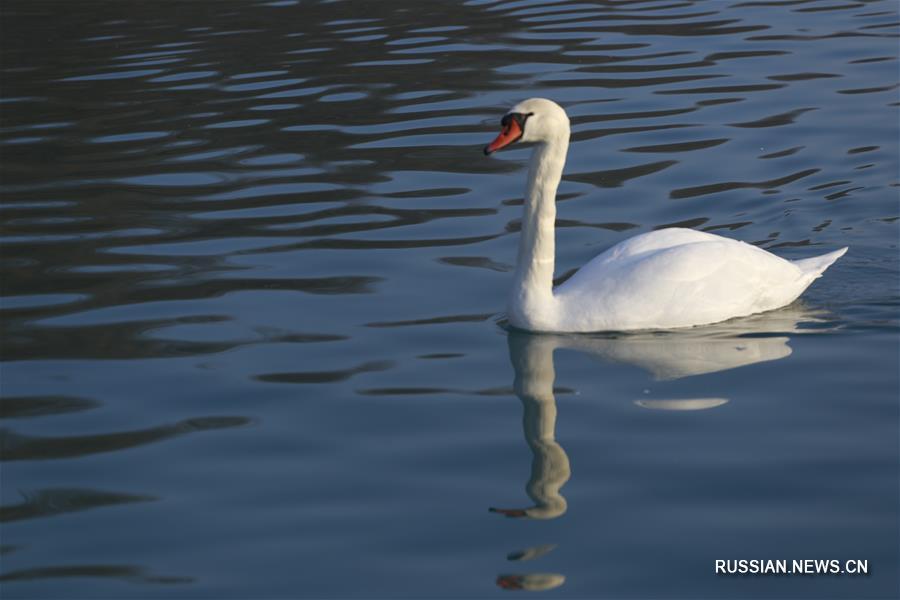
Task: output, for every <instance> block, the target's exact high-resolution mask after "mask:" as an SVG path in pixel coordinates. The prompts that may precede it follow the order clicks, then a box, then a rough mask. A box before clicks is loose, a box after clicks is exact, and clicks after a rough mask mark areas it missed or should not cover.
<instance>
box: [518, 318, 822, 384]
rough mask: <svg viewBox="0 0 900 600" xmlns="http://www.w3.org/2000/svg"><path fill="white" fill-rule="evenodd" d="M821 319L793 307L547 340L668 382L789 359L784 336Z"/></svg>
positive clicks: (558, 345)
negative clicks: (712, 321)
mask: <svg viewBox="0 0 900 600" xmlns="http://www.w3.org/2000/svg"><path fill="white" fill-rule="evenodd" d="M824 321H825V318H824V313H823V312H821V311H813V310H810V309H809V308H807V307H805V306H803V304H801V303H797V304H794V305H792V306H790V307H788V308H785V309H782V310H777V311H772V312H768V313H763V314H760V315H754V316H751V317H746V318H742V319H734V320H732V321H727V322H725V323H720V324H717V325H710V326H706V327H698V328H694V329H683V330H675V331H664V332H641V333H630V334H617V335H615V336H610V335H607V334H597V335H578V334H569V335H553V336H550V337H551V338H553V339H554V340H556V341H555V345H554V349H555V348H567V349H571V350H577V351H581V352H585V353H587V354H589V355H591V356H595V357H597V358H600V359H602V360H604V361H608V362H615V363H622V364H629V365H634V366H636V367H639V368H641V369H643V370H645V371H647V372H649V373H650V374H651V375H653V376H654V377H655V378H656V379H658V380H672V379H681V378H683V377H690V376H693V375H705V374H707V373H716V372H719V371H727V370H729V369H736V368H738V367H745V366H748V365H752V364H756V363H760V362H767V361H773V360H780V359H782V358H785V357H787V356H790V354H791V352H792V350H791V347H790V346H789V345H788V342H789V341H790V338H789V337H788V335H789V334H792V333H796V332H798V331H799V325H800V323H822V322H824ZM551 353H552V350H551ZM547 360H550V361H551V362H552V360H553V358H552V356H550V357H548V358H547ZM518 376H519V375H518V374H517V377H518Z"/></svg>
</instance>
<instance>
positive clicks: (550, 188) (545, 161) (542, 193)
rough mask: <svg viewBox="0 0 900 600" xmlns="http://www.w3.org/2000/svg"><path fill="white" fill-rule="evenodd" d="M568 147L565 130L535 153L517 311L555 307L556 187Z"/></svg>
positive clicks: (521, 250)
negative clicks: (553, 305) (553, 303)
mask: <svg viewBox="0 0 900 600" xmlns="http://www.w3.org/2000/svg"><path fill="white" fill-rule="evenodd" d="M568 147H569V132H568V131H565V132H562V133H561V134H560V135H559V136H558V137H557V138H554V139H552V140H550V141H548V142H544V143H541V144H540V145H538V146H537V147H536V148H535V149H534V152H533V153H532V155H531V164H530V166H529V169H528V186H527V188H526V190H525V205H524V211H523V215H522V233H521V237H520V239H519V257H518V262H517V265H516V274H515V282H514V284H513V290H512V298H511V305H512V306H511V309H512V311H513V312H514V313H516V312H518V311H517V310H516V309H517V308H518V309H520V310H523V311H524V312H526V313H535V311H540V309H542V308H544V309H548V308H549V307H551V306H552V301H553V266H554V261H555V241H554V228H555V223H556V189H557V187H559V181H560V179H561V178H562V172H563V167H564V166H565V163H566V152H567V151H568ZM514 324H515V323H514Z"/></svg>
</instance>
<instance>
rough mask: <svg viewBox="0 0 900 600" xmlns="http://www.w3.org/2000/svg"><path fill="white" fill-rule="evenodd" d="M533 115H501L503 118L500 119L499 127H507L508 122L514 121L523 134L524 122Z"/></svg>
mask: <svg viewBox="0 0 900 600" xmlns="http://www.w3.org/2000/svg"><path fill="white" fill-rule="evenodd" d="M533 114H534V113H524V114H523V113H507V114H505V115H503V118H502V119H500V125H502V126H503V127H508V126H509V122H510V121H515V122H516V124H517V125H518V126H519V129H520V130H522V131H523V132H524V131H525V121H527V120H528V117H530V116H531V115H533Z"/></svg>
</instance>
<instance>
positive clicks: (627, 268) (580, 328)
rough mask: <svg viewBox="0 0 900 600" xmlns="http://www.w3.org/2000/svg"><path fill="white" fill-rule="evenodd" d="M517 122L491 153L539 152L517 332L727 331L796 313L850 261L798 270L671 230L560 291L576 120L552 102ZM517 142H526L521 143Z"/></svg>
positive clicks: (627, 248)
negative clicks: (516, 148)
mask: <svg viewBox="0 0 900 600" xmlns="http://www.w3.org/2000/svg"><path fill="white" fill-rule="evenodd" d="M509 114H510V115H515V116H516V122H520V124H521V126H522V127H521V129H520V130H517V129H516V128H515V127H512V128H511V129H512V131H509V130H510V127H507V129H504V132H503V133H501V135H500V136H499V137H498V138H497V140H495V142H494V143H493V144H491V145H490V146H489V147H488V148H486V149H485V152H491V151H493V150H496V149H499V148H502V147H504V146H506V145H509V144H511V143H512V142H515V141H517V140H519V139H521V140H522V141H525V142H537V144H538V145H537V146H536V147H535V149H534V152H533V153H532V156H531V164H530V167H529V173H528V186H527V189H526V194H525V203H524V214H523V218H522V233H521V239H520V243H519V256H518V263H517V265H516V272H515V283H514V285H513V289H512V293H511V295H510V298H509V305H508V307H507V314H508V317H509V320H510V323H511V324H512V325H513V326H515V327H518V328H520V329H527V330H530V331H553V332H589V331H609V330H617V331H625V330H637V329H671V328H678V327H691V326H695V325H705V324H709V323H717V322H719V321H724V320H727V319H731V318H734V317H742V316H746V315H751V314H754V313H759V312H764V311H768V310H773V309H776V308H780V307H782V306H786V305H787V304H790V303H791V302H793V301H794V300H796V299H797V297H798V296H800V294H801V293H803V291H804V290H805V289H806V288H807V287H809V285H810V284H811V283H812V282H813V281H814V280H815V279H816V278H818V277H820V276H821V275H822V273H823V272H824V271H825V269H827V268H828V267H829V266H830V265H831V264H832V263H833V262H834V261H836V260H837V259H838V258H840V257H841V256H842V255H843V254H844V252H846V251H847V248H842V249H840V250H837V251H834V252H831V253H829V254H823V255H821V256H817V257H814V258H807V259H804V260H797V261H788V260H785V259H783V258H780V257H778V256H775V255H774V254H771V253H770V252H767V251H765V250H763V249H761V248H757V247H756V246H752V245H749V244H745V243H744V242H739V241H735V240H732V239H728V238H724V237H721V236H718V235H713V234H711V233H704V232H700V231H694V230H691V229H681V228H671V229H661V230H658V231H651V232H649V233H644V234H642V235H638V236H635V237H633V238H630V239H628V240H625V241H623V242H620V243H619V244H616V245H615V246H613V247H612V248H610V249H608V250H607V251H606V252H604V253H602V254H600V255H599V256H597V257H596V258H594V259H593V260H592V261H590V262H589V263H587V264H586V265H584V266H583V267H582V268H581V269H580V270H579V271H578V272H577V273H575V275H573V276H572V277H571V278H570V279H569V280H568V281H566V282H565V283H563V284H562V285H560V286H559V287H557V288H556V289H555V290H554V289H553V268H554V260H555V250H554V243H555V241H554V229H555V221H556V189H557V187H558V186H559V181H560V179H561V177H562V171H563V166H564V165H565V160H566V152H567V150H568V145H569V119H568V117H567V116H566V113H565V111H563V109H562V108H560V107H559V106H558V105H557V104H556V103H554V102H552V101H550V100H545V99H542V98H533V99H531V100H526V101H524V102H521V103H520V104H518V105H516V106H515V107H514V108H513V109H512V110H511V111H510V113H509ZM523 116H524V118H522V117H523ZM513 134H518V135H519V137H516V138H515V139H512V138H513V137H514V135H513ZM504 136H505V137H504Z"/></svg>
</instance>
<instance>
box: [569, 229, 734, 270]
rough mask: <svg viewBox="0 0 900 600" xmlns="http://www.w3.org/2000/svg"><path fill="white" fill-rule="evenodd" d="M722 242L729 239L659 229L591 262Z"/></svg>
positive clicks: (686, 231)
mask: <svg viewBox="0 0 900 600" xmlns="http://www.w3.org/2000/svg"><path fill="white" fill-rule="evenodd" d="M722 240H727V238H723V237H721V236H718V235H715V234H712V233H706V232H703V231H697V230H695V229H685V228H683V227H670V228H667V229H658V230H656V231H648V232H647V233H642V234H640V235H636V236H634V237H631V238H628V239H627V240H624V241H621V242H619V243H618V244H616V245H615V246H613V247H611V248H609V249H607V250H606V251H605V252H603V253H602V254H600V255H598V256H597V257H596V258H594V259H593V261H591V262H596V263H601V264H602V263H606V262H611V261H620V260H626V259H629V258H631V257H634V256H638V255H640V254H644V253H646V252H652V251H654V250H664V249H666V248H674V247H675V246H683V245H685V244H694V243H697V242H715V241H722ZM585 266H587V265H585Z"/></svg>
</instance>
